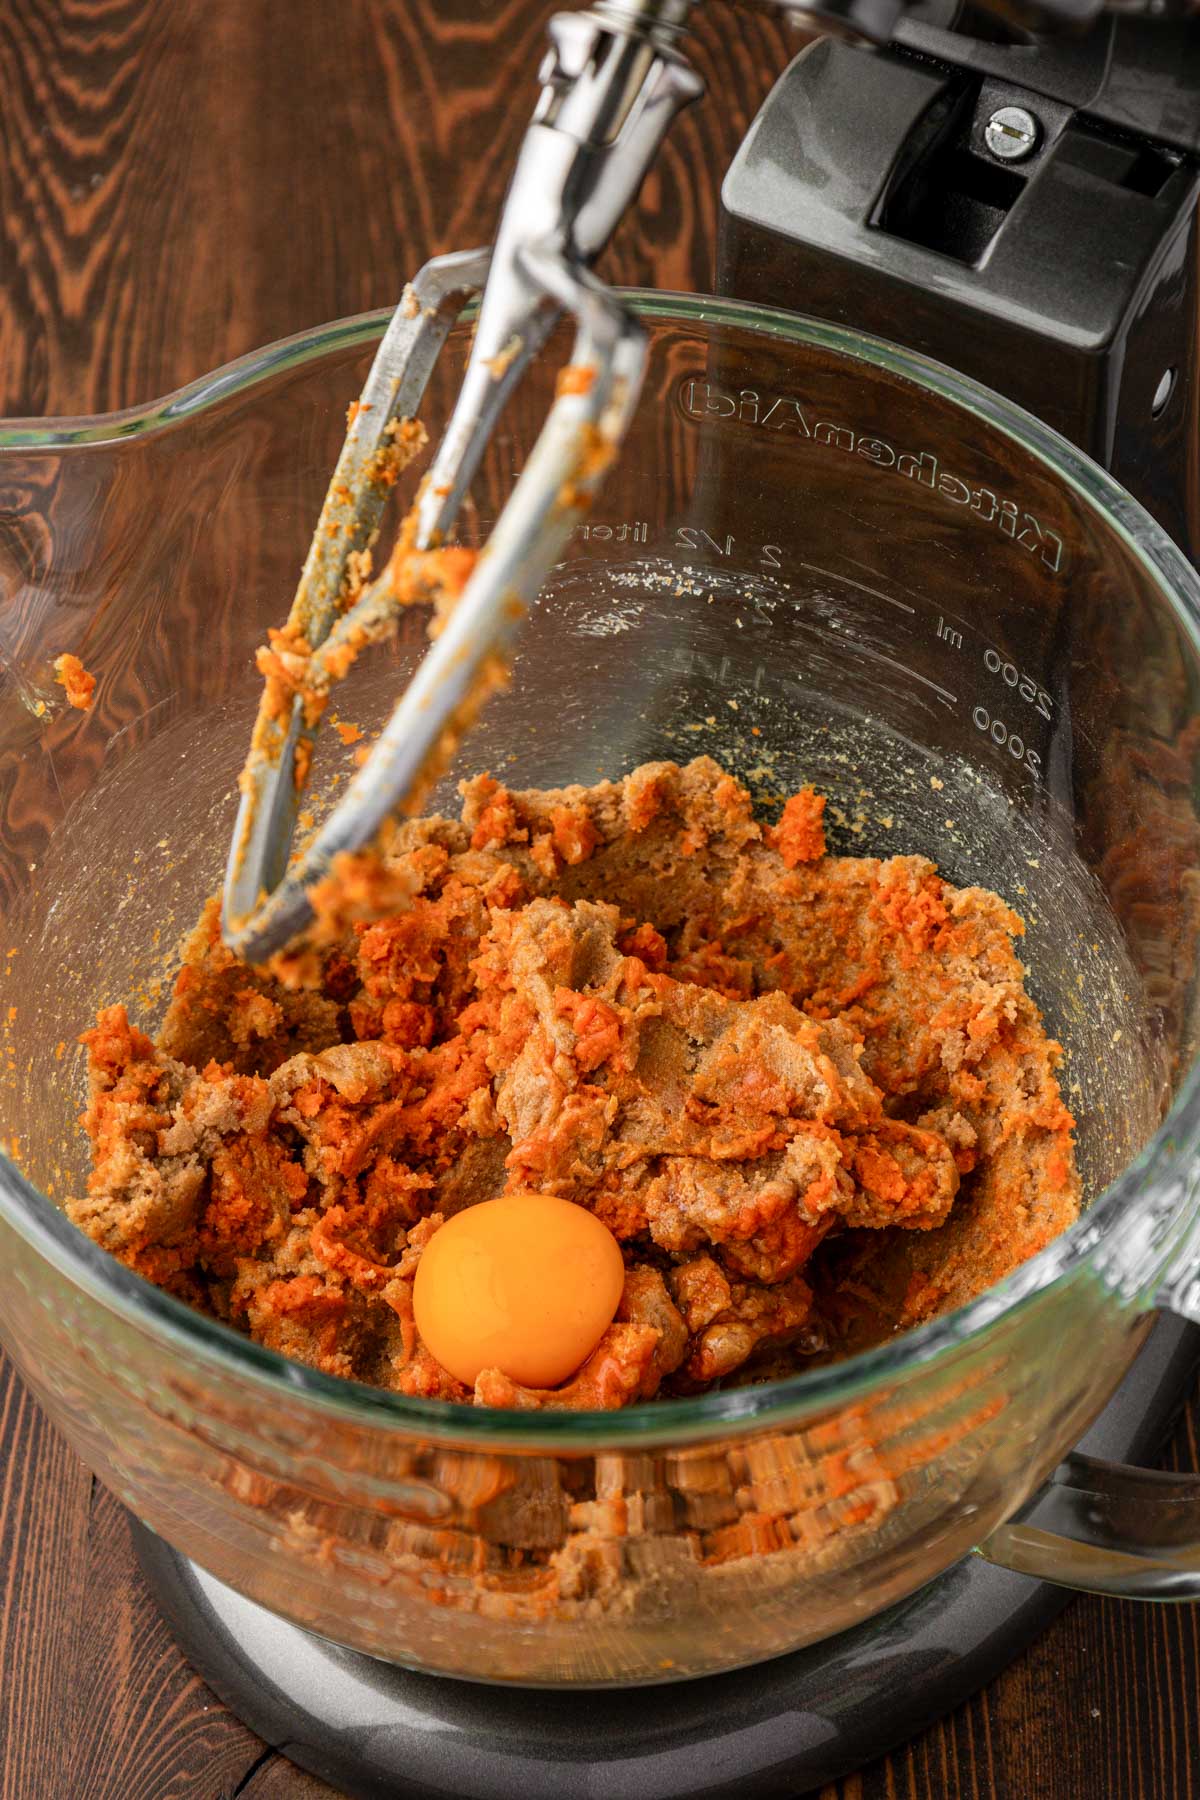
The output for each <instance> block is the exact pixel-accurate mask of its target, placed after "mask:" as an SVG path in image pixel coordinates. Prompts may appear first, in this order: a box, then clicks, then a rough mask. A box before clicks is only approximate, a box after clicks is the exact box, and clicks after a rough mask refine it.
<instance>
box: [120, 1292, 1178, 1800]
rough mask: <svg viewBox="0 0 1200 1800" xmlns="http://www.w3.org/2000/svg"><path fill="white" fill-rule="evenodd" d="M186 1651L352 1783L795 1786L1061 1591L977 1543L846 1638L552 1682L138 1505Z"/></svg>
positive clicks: (906, 1717)
mask: <svg viewBox="0 0 1200 1800" xmlns="http://www.w3.org/2000/svg"><path fill="white" fill-rule="evenodd" d="M1198 1362H1200V1330H1197V1328H1196V1327H1194V1326H1189V1325H1185V1324H1183V1323H1181V1322H1180V1321H1178V1320H1176V1319H1167V1318H1164V1319H1162V1320H1160V1321H1159V1323H1158V1324H1157V1326H1156V1327H1155V1329H1154V1332H1153V1333H1152V1335H1151V1337H1150V1339H1149V1341H1148V1343H1147V1345H1146V1347H1145V1349H1144V1350H1143V1351H1142V1353H1141V1355H1140V1356H1139V1357H1138V1360H1137V1362H1136V1363H1135V1364H1134V1366H1133V1368H1132V1369H1131V1370H1130V1373H1129V1374H1128V1376H1127V1377H1126V1379H1125V1381H1124V1382H1123V1383H1122V1385H1121V1387H1120V1388H1119V1389H1118V1391H1117V1393H1116V1394H1115V1395H1114V1396H1113V1399H1112V1400H1111V1401H1110V1403H1109V1405H1108V1406H1107V1408H1106V1409H1105V1411H1104V1413H1103V1414H1102V1415H1101V1417H1100V1418H1099V1419H1098V1420H1097V1421H1096V1424H1095V1425H1094V1426H1093V1427H1092V1429H1091V1431H1090V1432H1089V1433H1088V1435H1087V1437H1086V1438H1085V1439H1084V1440H1083V1444H1082V1445H1081V1448H1083V1449H1085V1450H1087V1451H1088V1452H1090V1453H1091V1454H1093V1455H1096V1456H1104V1457H1110V1458H1117V1459H1119V1460H1123V1461H1139V1460H1146V1459H1147V1458H1149V1457H1152V1456H1153V1455H1154V1454H1155V1452H1156V1451H1157V1450H1158V1449H1159V1448H1160V1447H1161V1444H1162V1442H1163V1439H1164V1437H1165V1435H1166V1433H1167V1432H1168V1431H1169V1429H1170V1426H1171V1423H1172V1421H1173V1420H1174V1418H1175V1416H1176V1414H1177V1412H1178V1409H1179V1407H1180V1405H1181V1404H1182V1401H1183V1399H1184V1397H1185V1395H1186V1393H1187V1391H1188V1388H1189V1386H1190V1383H1191V1380H1192V1377H1193V1375H1194V1373H1195V1370H1196V1367H1197V1364H1198ZM133 1536H134V1545H135V1548H136V1550H137V1555H138V1560H139V1561H140V1563H141V1566H142V1569H143V1572H144V1573H145V1575H146V1578H147V1580H148V1581H149V1583H150V1586H151V1588H152V1590H153V1592H154V1594H155V1597H156V1599H157V1601H158V1603H159V1606H160V1607H161V1609H162V1611H163V1614H164V1616H165V1618H166V1620H167V1623H168V1624H169V1625H170V1627H171V1629H172V1631H173V1632H174V1634H175V1636H176V1638H177V1640H178V1642H179V1644H180V1647H181V1648H182V1650H183V1652H184V1655H185V1656H186V1657H187V1658H188V1661H189V1662H190V1663H191V1664H192V1665H193V1666H194V1667H195V1668H196V1669H197V1671H198V1672H199V1673H200V1674H201V1675H202V1676H203V1677H204V1679H205V1680H206V1681H207V1682H208V1684H209V1686H210V1687H211V1688H212V1689H213V1690H214V1692H215V1693H216V1694H217V1695H218V1696H219V1697H220V1698H221V1699H222V1700H223V1701H224V1702H225V1703H226V1705H228V1706H229V1707H230V1708H231V1709H232V1710H233V1711H234V1712H235V1713H236V1714H237V1715H238V1717H239V1718H241V1719H243V1720H244V1721H245V1722H246V1724H248V1725H249V1726H250V1727H251V1728H252V1729H253V1730H254V1731H256V1732H257V1733H258V1734H259V1736H260V1737H262V1738H264V1739H265V1740H266V1742H267V1743H269V1744H271V1745H273V1746H274V1748H275V1749H277V1750H279V1751H280V1752H281V1753H282V1754H283V1755H284V1756H286V1757H289V1758H290V1759H291V1761H293V1762H295V1763H298V1764H299V1765H300V1766H301V1767H302V1768H305V1769H309V1770H311V1771H312V1772H313V1773H314V1774H316V1775H319V1776H321V1777H323V1778H324V1779H325V1780H326V1781H328V1782H330V1783H331V1784H332V1785H333V1786H334V1787H335V1788H338V1789H340V1790H341V1792H342V1793H344V1794H346V1795H348V1796H352V1797H353V1800H385V1797H386V1800H408V1797H410V1796H411V1797H412V1800H434V1797H435V1796H436V1797H438V1800H563V1796H564V1795H577V1794H587V1795H588V1796H589V1800H734V1796H736V1797H737V1800H768V1797H769V1800H776V1797H782V1796H787V1797H788V1800H797V1797H798V1796H800V1795H802V1794H804V1793H807V1792H808V1791H809V1790H810V1789H812V1788H815V1787H819V1786H821V1785H823V1784H824V1783H826V1782H830V1781H834V1780H836V1779H837V1778H838V1777H839V1776H842V1775H846V1774H848V1773H850V1772H851V1771H852V1770H854V1769H857V1768H859V1767H861V1766H862V1764H863V1763H865V1762H867V1761H869V1760H870V1759H871V1758H872V1757H875V1756H878V1755H880V1754H882V1752H883V1751H885V1750H887V1749H889V1748H891V1747H892V1746H893V1745H895V1744H897V1743H900V1742H902V1741H904V1740H905V1739H907V1738H909V1737H911V1736H913V1735H914V1733H916V1732H918V1731H920V1730H921V1729H922V1728H923V1727H924V1726H926V1725H927V1724H929V1723H931V1722H932V1721H933V1720H934V1719H935V1718H937V1717H938V1716H939V1715H941V1714H943V1713H945V1712H948V1711H949V1710H950V1709H951V1708H952V1707H954V1706H957V1705H958V1704H959V1703H960V1701H962V1700H965V1699H966V1698H967V1696H968V1695H970V1694H971V1693H973V1692H974V1691H975V1690H976V1689H977V1688H979V1687H981V1686H982V1685H983V1684H984V1683H985V1682H987V1681H989V1680H990V1679H991V1678H992V1677H993V1676H994V1675H996V1674H997V1673H998V1672H999V1671H1000V1670H1001V1669H1002V1668H1003V1667H1004V1666H1005V1665H1006V1664H1007V1663H1009V1662H1010V1661H1012V1659H1013V1658H1014V1657H1016V1656H1018V1655H1019V1654H1020V1653H1021V1651H1022V1650H1023V1649H1024V1648H1025V1646H1026V1645H1027V1644H1028V1643H1030V1642H1031V1641H1032V1639H1033V1638H1034V1637H1035V1636H1036V1635H1037V1634H1038V1632H1039V1631H1041V1630H1042V1629H1043V1628H1044V1627H1045V1626H1046V1625H1047V1624H1048V1623H1049V1622H1050V1620H1051V1619H1052V1618H1054V1616H1055V1615H1056V1614H1057V1613H1058V1612H1059V1611H1061V1609H1062V1608H1063V1606H1065V1605H1066V1603H1067V1601H1068V1600H1069V1599H1070V1595H1069V1593H1067V1592H1066V1591H1065V1590H1064V1589H1061V1588H1053V1587H1049V1586H1046V1585H1043V1584H1039V1583H1037V1582H1033V1581H1030V1580H1028V1579H1026V1578H1025V1577H1023V1576H1019V1575H1012V1574H1009V1573H1008V1572H1007V1571H1005V1570H1002V1569H996V1568H992V1567H991V1566H990V1565H989V1564H987V1563H984V1562H982V1561H980V1560H978V1559H976V1558H968V1559H967V1560H966V1561H964V1562H962V1563H959V1564H958V1565H956V1566H955V1567H954V1568H952V1569H950V1570H948V1571H947V1573H946V1574H945V1575H943V1576H941V1577H940V1578H939V1579H938V1580H937V1581H935V1582H933V1583H931V1584H930V1585H929V1586H928V1587H926V1588H923V1589H922V1590H921V1591H920V1592H919V1593H917V1594H914V1595H912V1596H910V1598H909V1599H907V1600H906V1601H904V1602H903V1603H902V1604H900V1605H899V1606H896V1607H893V1608H892V1609H891V1610H890V1611H888V1612H886V1613H883V1614H881V1615H880V1616H879V1617H877V1618H874V1619H871V1620H869V1621H868V1622H867V1623H866V1624H864V1625H861V1626H859V1627H857V1628H856V1629H855V1630H853V1631H848V1632H845V1633H843V1634H842V1635H841V1636H839V1637H836V1638H832V1639H828V1640H827V1641H825V1642H824V1643H821V1644H815V1645H813V1646H811V1647H810V1648H809V1649H806V1650H800V1651H797V1652H795V1653H794V1654H793V1655H791V1656H784V1657H779V1658H777V1659H776V1660H774V1661H772V1662H768V1663H760V1664H759V1665H757V1666H756V1667H754V1668H750V1669H744V1670H740V1671H737V1672H735V1673H733V1674H728V1675H718V1676H712V1677H710V1678H708V1679H705V1680H700V1681H689V1682H680V1683H678V1684H677V1685H674V1686H663V1687H653V1688H641V1689H623V1690H618V1691H614V1690H611V1689H605V1690H596V1689H588V1690H573V1691H570V1692H568V1691H558V1690H548V1689H529V1688H512V1687H486V1686H483V1685H480V1684H478V1683H475V1682H467V1681H454V1680H450V1679H447V1678H446V1677H444V1676H436V1675H420V1674H416V1673H414V1672H413V1671H410V1670H407V1669H401V1668H397V1667H395V1666H394V1665H392V1664H390V1663H384V1662H379V1661H376V1660H375V1659H374V1658H372V1657H368V1656H364V1655H362V1654H361V1653H359V1652H357V1651H353V1650H346V1649H343V1648H341V1647H340V1646H339V1645H336V1644H332V1643H330V1642H329V1641H328V1640H327V1639H324V1638H320V1637H316V1636H314V1635H313V1634H312V1633H310V1632H307V1631H304V1630H302V1629H301V1628H300V1627H299V1626H296V1625H291V1624H289V1623H288V1622H287V1621H286V1620H284V1619H281V1618H279V1617H278V1616H277V1615H275V1614H274V1613H270V1612H267V1611H266V1610H265V1609H264V1608H263V1607H261V1606H258V1605H256V1604H255V1603H254V1602H253V1601H250V1600H247V1599H244V1598H243V1597H242V1596H241V1595H240V1594H237V1593H235V1592H234V1591H233V1589H232V1588H229V1587H226V1586H225V1585H224V1584H223V1583H221V1582H219V1581H217V1580H216V1579H215V1578H214V1577H213V1576H211V1575H209V1574H207V1573H206V1571H205V1570H203V1569H201V1568H198V1567H197V1566H196V1565H195V1564H194V1563H191V1562H189V1561H188V1560H187V1559H186V1558H185V1557H183V1556H180V1555H179V1554H178V1552H176V1551H175V1550H172V1549H171V1547H170V1546H169V1545H168V1544H166V1543H164V1542H163V1540H162V1539H161V1538H158V1537H156V1536H155V1535H154V1534H153V1533H152V1532H150V1531H148V1530H147V1529H146V1527H145V1526H143V1525H140V1524H138V1523H137V1522H136V1521H134V1522H133Z"/></svg>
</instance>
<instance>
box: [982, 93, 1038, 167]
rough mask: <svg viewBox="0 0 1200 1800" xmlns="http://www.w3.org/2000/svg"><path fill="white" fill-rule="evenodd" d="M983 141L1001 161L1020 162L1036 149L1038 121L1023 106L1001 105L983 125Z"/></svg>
mask: <svg viewBox="0 0 1200 1800" xmlns="http://www.w3.org/2000/svg"><path fill="white" fill-rule="evenodd" d="M983 141H984V143H985V144H986V145H987V147H988V149H989V150H990V151H991V153H992V155H993V156H998V157H999V158H1000V160H1001V162H1020V161H1021V160H1022V158H1023V157H1026V156H1029V155H1031V154H1032V153H1033V151H1035V150H1036V149H1037V143H1038V122H1037V120H1036V119H1035V118H1034V116H1033V114H1032V113H1030V112H1026V111H1025V108H1024V107H1023V106H1002V107H1001V108H1000V110H999V111H998V112H994V113H993V114H992V116H991V118H990V119H989V120H988V122H987V124H986V125H985V126H984V128H983Z"/></svg>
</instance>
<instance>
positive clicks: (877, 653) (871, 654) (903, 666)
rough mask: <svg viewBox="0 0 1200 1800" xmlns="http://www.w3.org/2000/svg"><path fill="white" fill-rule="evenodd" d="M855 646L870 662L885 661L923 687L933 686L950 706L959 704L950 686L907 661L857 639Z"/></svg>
mask: <svg viewBox="0 0 1200 1800" xmlns="http://www.w3.org/2000/svg"><path fill="white" fill-rule="evenodd" d="M854 648H855V649H856V650H857V651H858V653H859V655H860V656H865V657H866V658H867V660H868V661H869V662H877V663H883V664H884V666H885V667H886V668H889V669H895V671H896V673H897V674H898V675H907V676H908V677H909V678H910V680H912V681H919V682H920V683H921V686H922V687H927V688H932V689H933V691H934V693H935V694H936V695H937V696H938V698H939V699H941V700H944V701H945V702H946V704H947V705H948V706H957V705H958V695H957V694H952V693H951V692H950V689H949V688H944V687H942V685H941V683H940V682H937V681H931V680H930V679H929V676H928V675H920V674H918V672H917V671H916V669H910V668H909V666H908V664H907V663H902V662H897V661H896V660H895V658H894V657H891V656H885V655H884V654H883V652H882V651H881V650H872V649H871V648H870V647H869V646H868V645H866V644H860V643H858V642H857V640H856V641H855V645H854Z"/></svg>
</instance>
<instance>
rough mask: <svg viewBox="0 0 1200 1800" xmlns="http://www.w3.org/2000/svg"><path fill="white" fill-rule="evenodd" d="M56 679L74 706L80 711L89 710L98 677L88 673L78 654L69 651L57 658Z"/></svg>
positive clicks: (55, 665) (55, 666)
mask: <svg viewBox="0 0 1200 1800" xmlns="http://www.w3.org/2000/svg"><path fill="white" fill-rule="evenodd" d="M54 679H55V681H57V682H58V684H59V686H60V687H61V688H62V689H63V691H64V693H65V694H66V696H67V700H68V701H69V703H70V704H71V705H72V706H76V707H78V708H79V710H80V712H87V711H88V710H89V708H90V707H91V704H92V696H93V694H94V693H95V692H96V677H95V676H94V675H90V674H89V673H88V671H87V670H86V669H85V668H84V666H83V664H82V663H81V662H80V660H79V658H78V657H77V656H72V655H70V653H69V652H68V653H67V654H65V655H63V656H60V657H58V658H56V660H55V664H54Z"/></svg>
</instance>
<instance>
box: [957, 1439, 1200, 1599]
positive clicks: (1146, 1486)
mask: <svg viewBox="0 0 1200 1800" xmlns="http://www.w3.org/2000/svg"><path fill="white" fill-rule="evenodd" d="M976 1554H977V1555H979V1556H982V1557H983V1558H984V1559H985V1560H986V1561H987V1562H990V1563H995V1564H997V1565H998V1566H999V1567H1000V1568H1002V1569H1012V1570H1014V1571H1015V1572H1016V1573H1017V1574H1019V1575H1034V1576H1036V1577H1037V1578H1038V1580H1039V1581H1053V1582H1056V1583H1057V1584H1058V1586H1059V1587H1070V1588H1079V1589H1082V1590H1085V1591H1086V1592H1088V1593H1090V1594H1113V1595H1116V1596H1118V1597H1124V1598H1125V1599H1128V1600H1200V1475H1171V1474H1166V1473H1163V1472H1161V1471H1159V1470H1157V1469H1135V1468H1131V1467H1130V1465H1129V1464H1128V1463H1115V1462H1105V1461H1103V1460H1102V1459H1101V1458H1100V1457H1095V1456H1084V1455H1083V1454H1082V1452H1080V1451H1076V1452H1075V1453H1074V1454H1073V1455H1071V1456H1068V1457H1067V1458H1066V1459H1065V1461H1063V1462H1061V1463H1060V1464H1059V1465H1058V1468H1057V1469H1056V1470H1055V1471H1054V1473H1053V1475H1051V1477H1050V1479H1049V1481H1048V1482H1047V1484H1046V1486H1045V1487H1044V1488H1042V1489H1041V1491H1040V1492H1039V1493H1038V1495H1037V1497H1036V1499H1035V1500H1033V1501H1032V1503H1031V1504H1030V1505H1029V1506H1028V1507H1027V1508H1026V1509H1025V1511H1024V1512H1022V1513H1019V1514H1018V1515H1017V1517H1016V1518H1015V1519H1010V1520H1008V1522H1007V1523H1006V1524H1004V1525H999V1526H997V1527H996V1530H995V1531H993V1532H992V1533H991V1535H990V1536H989V1537H987V1538H985V1539H984V1541H983V1543H982V1544H980V1545H979V1546H978V1547H977V1551H976Z"/></svg>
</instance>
